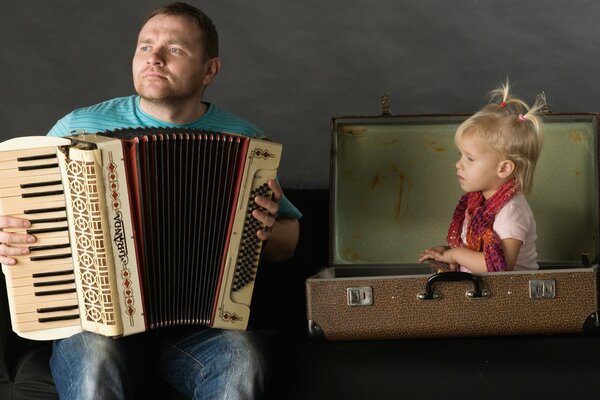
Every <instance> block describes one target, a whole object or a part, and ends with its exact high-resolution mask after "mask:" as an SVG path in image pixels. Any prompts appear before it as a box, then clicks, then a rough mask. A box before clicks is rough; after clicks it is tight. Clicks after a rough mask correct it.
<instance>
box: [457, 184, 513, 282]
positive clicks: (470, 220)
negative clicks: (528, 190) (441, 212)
mask: <svg viewBox="0 0 600 400" xmlns="http://www.w3.org/2000/svg"><path fill="white" fill-rule="evenodd" d="M517 191H518V185H517V183H516V181H515V180H514V179H510V180H509V181H507V182H506V183H504V184H503V185H502V186H500V188H499V189H498V190H497V191H496V193H494V194H493V195H492V196H491V197H490V198H489V199H487V200H486V199H485V198H484V197H483V194H482V193H481V192H471V193H466V194H464V195H463V196H462V197H461V198H460V200H459V202H458V205H457V206H456V210H454V216H453V217H452V223H451V224H450V228H449V229H448V244H449V245H450V247H467V248H469V249H471V250H475V251H483V255H484V257H485V265H486V266H487V270H488V271H490V272H492V271H506V260H505V259H504V251H503V250H502V241H501V240H500V238H499V237H498V235H497V234H496V232H494V230H493V229H492V227H493V225H494V220H495V219H496V214H497V213H498V211H500V210H501V209H502V207H504V205H505V204H506V203H508V201H509V200H510V199H511V198H512V197H513V196H514V195H515V194H516V193H517ZM465 218H467V235H466V237H467V243H466V244H465V243H463V242H462V240H461V232H462V229H463V224H464V221H465Z"/></svg>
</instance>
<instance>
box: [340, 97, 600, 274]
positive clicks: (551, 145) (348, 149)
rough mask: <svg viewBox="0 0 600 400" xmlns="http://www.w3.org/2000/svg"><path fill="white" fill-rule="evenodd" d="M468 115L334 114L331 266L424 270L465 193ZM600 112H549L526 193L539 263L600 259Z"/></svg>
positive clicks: (575, 264)
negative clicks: (458, 139)
mask: <svg viewBox="0 0 600 400" xmlns="http://www.w3.org/2000/svg"><path fill="white" fill-rule="evenodd" d="M467 117H468V115H391V114H389V113H386V110H385V108H384V114H383V115H380V116H363V117H335V118H333V119H332V125H331V128H332V143H331V145H332V146H331V176H330V184H331V201H330V207H331V210H330V211H331V213H330V216H331V223H330V236H331V237H330V242H329V243H330V252H329V253H330V265H331V266H333V267H340V266H342V267H343V266H351V265H355V266H375V265H377V266H379V267H382V266H383V267H385V266H397V265H403V266H406V268H407V270H410V268H411V266H412V267H418V264H417V262H416V260H417V258H418V256H419V254H420V252H421V251H423V250H424V249H426V248H428V247H432V246H436V245H445V244H446V232H447V229H448V225H449V223H450V219H451V218H452V213H453V211H454V208H455V206H456V204H457V202H458V199H459V197H460V195H461V194H462V191H461V189H460V187H459V185H458V182H457V178H456V169H455V163H456V161H457V160H458V150H457V149H456V147H455V145H454V133H455V132H456V128H457V127H458V125H459V124H460V123H461V122H462V121H464V120H465V119H466V118H467ZM598 118H599V114H596V113H572V114H556V113H547V114H544V116H543V120H544V123H545V139H544V147H543V149H542V154H541V157H540V159H539V161H538V165H537V168H536V171H535V178H534V187H533V191H532V193H531V194H529V195H528V196H527V198H528V201H529V203H530V206H531V208H532V210H533V212H534V215H535V218H536V224H537V236H538V238H537V242H536V245H537V251H538V262H539V264H540V267H542V268H545V267H548V268H563V267H581V266H587V265H586V264H588V263H587V261H586V260H587V259H589V261H590V264H596V263H597V262H598V261H599V240H598V237H599V236H598V234H599V232H598V230H599V221H598V218H599V216H598V211H599V206H598V202H599V196H598V183H599V182H598V162H599V160H598Z"/></svg>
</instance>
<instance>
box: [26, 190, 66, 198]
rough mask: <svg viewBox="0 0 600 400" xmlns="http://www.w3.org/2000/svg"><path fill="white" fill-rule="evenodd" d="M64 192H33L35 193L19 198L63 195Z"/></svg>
mask: <svg viewBox="0 0 600 400" xmlns="http://www.w3.org/2000/svg"><path fill="white" fill-rule="evenodd" d="M63 193H64V191H63V190H62V189H61V190H50V191H47V192H35V193H23V194H21V198H22V199H28V198H32V197H44V196H56V195H59V194H63Z"/></svg>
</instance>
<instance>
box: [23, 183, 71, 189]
mask: <svg viewBox="0 0 600 400" xmlns="http://www.w3.org/2000/svg"><path fill="white" fill-rule="evenodd" d="M56 185H62V181H47V182H32V183H22V184H20V185H19V186H20V187H21V189H29V188H35V187H44V186H56Z"/></svg>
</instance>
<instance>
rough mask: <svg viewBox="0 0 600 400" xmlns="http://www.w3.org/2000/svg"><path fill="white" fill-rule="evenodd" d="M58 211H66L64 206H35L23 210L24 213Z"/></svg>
mask: <svg viewBox="0 0 600 400" xmlns="http://www.w3.org/2000/svg"><path fill="white" fill-rule="evenodd" d="M58 211H67V208H66V207H48V208H36V209H33V210H25V211H23V213H24V214H42V213H50V212H58Z"/></svg>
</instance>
